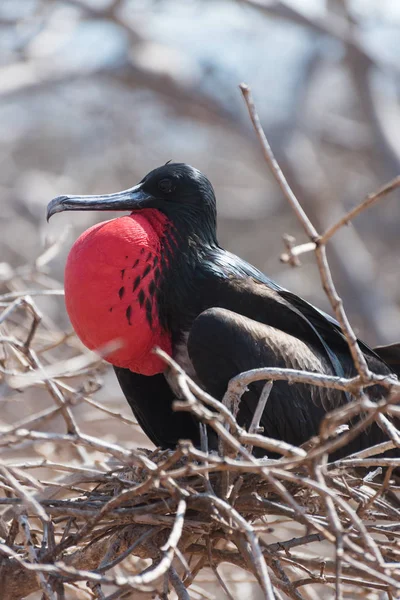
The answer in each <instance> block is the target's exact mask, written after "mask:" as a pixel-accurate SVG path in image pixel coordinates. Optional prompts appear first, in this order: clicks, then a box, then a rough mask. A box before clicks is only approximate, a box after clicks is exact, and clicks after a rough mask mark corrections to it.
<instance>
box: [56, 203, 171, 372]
mask: <svg viewBox="0 0 400 600" xmlns="http://www.w3.org/2000/svg"><path fill="white" fill-rule="evenodd" d="M167 224H168V219H167V217H165V215H163V214H162V213H161V212H160V211H158V210H155V209H144V210H141V211H140V212H137V213H132V214H131V215H127V216H123V217H119V218H117V219H112V220H111V221H105V222H102V223H98V224H97V225H94V226H93V227H90V229H88V230H87V231H85V232H84V233H83V234H82V235H81V236H80V237H79V238H78V239H77V240H76V242H75V243H74V245H73V246H72V248H71V251H70V253H69V256H68V259H67V263H66V267H65V303H66V307H67V311H68V315H69V318H70V320H71V323H72V326H73V328H74V329H75V331H76V333H77V335H78V337H79V338H80V340H81V341H82V342H83V344H84V345H85V346H86V347H87V348H89V349H90V350H96V349H99V348H101V347H102V346H104V345H105V344H107V343H109V342H112V341H118V342H120V343H121V347H120V348H118V349H117V350H115V351H114V352H112V353H110V354H109V355H108V356H107V357H106V360H107V361H108V362H110V363H111V364H113V365H115V366H118V367H124V368H127V369H130V370H131V371H133V372H134V373H141V374H142V375H155V374H156V373H161V372H163V371H164V370H165V366H166V365H165V363H164V362H163V361H162V360H161V359H160V358H159V357H158V356H156V355H155V354H153V353H152V349H153V348H154V346H159V347H160V348H161V349H162V350H164V351H165V352H167V353H168V354H171V337H170V335H169V333H168V332H167V331H165V330H164V329H163V328H162V327H161V326H160V323H159V319H158V310H157V306H156V302H157V300H156V294H155V290H156V286H157V280H158V277H159V274H160V271H159V264H160V253H161V249H162V238H163V234H164V231H165V228H166V226H167Z"/></svg>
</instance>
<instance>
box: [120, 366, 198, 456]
mask: <svg viewBox="0 0 400 600" xmlns="http://www.w3.org/2000/svg"><path fill="white" fill-rule="evenodd" d="M114 371H115V374H116V376H117V379H118V382H119V384H120V386H121V389H122V391H123V393H124V395H125V397H126V399H127V400H128V403H129V405H130V407H131V409H132V411H133V414H134V415H135V417H136V418H137V420H138V423H139V425H140V427H141V428H142V429H143V431H144V432H145V434H146V435H147V436H148V437H149V438H150V440H151V441H152V442H153V444H155V445H156V446H161V447H162V448H174V447H175V446H176V444H177V442H178V440H179V439H182V438H184V439H191V440H193V442H194V443H195V444H198V445H199V444H200V438H199V426H198V423H197V422H196V421H195V420H194V418H193V417H192V416H191V415H190V414H189V413H185V412H174V411H173V410H172V403H173V401H174V400H175V396H174V393H173V391H172V390H171V388H170V387H169V385H168V383H167V380H166V379H165V377H164V375H163V374H162V373H160V374H159V375H152V376H151V377H148V376H147V375H139V374H138V373H132V371H129V369H123V368H121V367H114Z"/></svg>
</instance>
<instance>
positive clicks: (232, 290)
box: [204, 248, 388, 376]
mask: <svg viewBox="0 0 400 600" xmlns="http://www.w3.org/2000/svg"><path fill="white" fill-rule="evenodd" d="M204 264H205V268H206V270H207V272H208V273H210V272H211V273H213V275H214V276H215V277H214V278H213V283H214V287H215V288H216V293H215V302H216V304H215V305H216V306H221V307H223V308H228V309H229V310H233V311H236V312H238V313H239V314H243V315H245V316H247V317H249V318H251V319H254V320H256V321H259V322H261V323H266V324H268V325H272V326H274V327H276V328H278V329H280V330H282V331H284V332H286V333H289V334H290V335H293V336H295V337H297V338H299V339H301V340H303V341H305V342H308V343H310V344H313V345H314V347H317V348H319V349H320V351H322V353H323V355H324V356H325V357H326V359H327V360H328V361H329V363H330V364H331V366H332V368H333V372H334V373H335V374H336V375H338V376H343V375H348V372H349V371H351V370H352V362H351V361H350V362H349V361H348V358H349V352H348V346H347V343H346V340H345V338H344V336H343V333H342V331H341V329H340V325H339V323H338V322H337V321H336V320H335V319H334V318H333V317H331V316H330V315H328V314H327V313H325V312H323V311H321V310H319V309H318V308H316V307H314V306H313V305H312V304H310V303H309V302H306V301H305V300H303V299H302V298H300V297H299V296H296V294H293V293H291V292H289V291H288V290H286V289H284V288H282V287H281V286H279V285H278V284H277V283H275V282H274V281H273V280H272V279H269V277H267V276H266V275H264V274H263V273H261V271H259V270H258V269H256V268H255V267H253V266H252V265H250V264H249V263H247V262H246V261H244V260H242V259H240V258H239V257H237V256H235V255H234V254H231V253H230V252H226V251H225V250H222V249H220V248H217V249H213V250H212V251H211V252H210V254H209V256H208V259H207V260H206V261H205V262H204ZM205 279H206V278H205ZM359 345H360V348H361V350H362V351H363V352H364V354H366V355H367V356H368V357H370V358H371V359H372V361H373V363H374V366H377V365H384V362H383V361H382V359H381V358H380V357H378V356H377V354H376V353H375V352H374V351H373V350H372V349H371V348H369V346H367V344H365V343H364V342H361V341H359ZM342 357H344V359H345V364H347V363H348V369H346V368H345V369H344V368H343V360H342ZM346 358H347V360H346ZM375 363H377V365H376V364H375ZM345 371H346V372H345ZM387 371H388V369H384V372H387ZM378 372H379V371H378Z"/></svg>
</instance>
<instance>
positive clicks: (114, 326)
mask: <svg viewBox="0 0 400 600" xmlns="http://www.w3.org/2000/svg"><path fill="white" fill-rule="evenodd" d="M69 210H93V211H95V210H98V211H125V212H127V211H129V212H130V213H131V214H130V215H123V216H121V217H119V218H116V219H112V220H110V221H103V222H101V223H98V224H96V225H94V226H93V227H91V228H89V229H88V230H87V231H85V232H84V233H83V234H82V235H81V236H80V237H79V238H78V239H77V240H76V241H75V243H74V245H73V246H72V248H71V251H70V253H69V255H68V259H67V263H66V267H65V281H64V283H65V302H66V307H67V311H68V314H69V316H70V319H71V323H72V325H73V327H74V329H75V331H76V333H77V335H78V336H79V337H80V339H81V340H82V342H83V343H84V344H85V345H86V346H87V347H88V348H90V349H97V348H101V347H103V346H104V345H105V344H107V343H109V342H112V341H114V340H120V341H122V344H123V345H122V348H121V349H120V350H117V351H116V352H114V353H112V354H111V355H109V356H108V357H107V360H108V361H109V362H111V363H112V364H113V365H115V366H119V367H126V368H129V369H131V370H132V371H134V372H137V373H142V374H144V375H151V374H154V373H157V372H161V371H162V370H163V369H164V368H165V364H164V363H163V362H162V361H161V359H160V358H159V357H157V356H155V355H154V354H153V353H152V352H151V350H152V348H153V347H154V346H159V347H161V348H163V349H164V350H165V351H166V352H170V350H171V343H172V342H171V339H172V338H171V331H170V327H169V326H168V325H167V323H168V322H169V321H168V319H169V318H170V316H171V315H170V312H171V310H178V309H177V308H176V305H177V302H176V298H175V296H173V294H176V292H177V290H178V289H181V288H182V287H184V286H186V285H187V284H188V282H189V284H190V273H191V269H192V265H195V264H197V263H196V261H197V260H198V259H199V258H200V257H201V255H202V249H203V248H204V247H209V246H212V245H215V244H216V243H217V242H216V224H215V222H216V208H215V196H214V190H213V188H212V186H211V183H210V182H209V181H208V179H207V178H206V177H205V176H204V175H202V174H201V173H200V171H198V170H197V169H194V168H193V167H190V166H189V165H186V164H177V163H172V164H166V165H164V166H162V167H159V168H158V169H154V171H151V172H150V173H149V174H148V175H146V177H144V178H143V179H142V181H140V182H139V183H138V184H137V185H135V186H133V187H132V188H130V189H127V190H124V191H122V192H117V193H115V194H108V195H102V196H58V197H57V198H54V200H52V201H51V202H50V203H49V205H48V207H47V219H49V218H50V217H51V216H52V215H54V214H55V213H57V212H63V211H69ZM182 302H183V300H182ZM171 307H172V308H171Z"/></svg>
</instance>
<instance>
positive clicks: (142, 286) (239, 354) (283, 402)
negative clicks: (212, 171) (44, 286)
mask: <svg viewBox="0 0 400 600" xmlns="http://www.w3.org/2000/svg"><path fill="white" fill-rule="evenodd" d="M74 209H75V210H79V209H81V210H82V209H83V210H89V209H92V210H93V209H103V210H130V211H131V214H130V215H129V216H124V217H120V218H119V219H113V220H112V221H108V222H105V223H101V224H98V225H96V226H94V227H93V228H91V229H89V230H88V231H87V232H85V233H84V234H83V236H81V238H79V240H78V241H77V242H76V243H75V245H74V246H73V248H72V250H71V253H70V255H69V258H68V262H67V267H66V278H65V293H66V305H67V309H68V313H69V315H70V318H71V322H72V324H73V326H74V328H75V330H76V332H77V334H78V335H79V337H80V338H81V339H82V341H83V342H84V343H85V344H86V346H88V347H89V348H92V349H93V348H99V347H101V346H102V345H104V344H105V343H107V342H109V341H111V340H115V339H118V340H120V341H121V343H122V346H121V348H119V349H118V350H117V351H115V352H114V353H113V354H111V355H110V356H109V357H108V358H107V360H109V362H111V363H112V364H113V365H114V369H115V372H116V375H117V378H118V380H119V383H120V385H121V388H122V390H123V392H124V394H125V396H126V398H127V400H128V402H129V404H130V405H131V407H132V410H133V412H134V413H135V415H136V417H137V419H138V421H139V423H140V425H141V426H142V428H143V429H144V431H145V433H146V434H147V435H148V436H149V437H150V439H151V440H152V441H153V442H154V443H155V444H156V445H159V446H162V447H174V446H175V445H176V444H177V442H178V440H179V439H182V438H184V439H187V438H190V439H192V440H193V441H194V443H196V444H198V443H199V427H198V423H196V421H195V420H194V418H193V417H192V416H191V415H189V414H188V413H183V412H181V413H179V412H174V411H173V410H172V403H173V401H174V399H175V398H176V397H177V395H178V394H179V390H178V389H177V388H176V386H175V384H174V381H173V378H171V376H170V373H169V371H168V368H167V367H166V366H165V363H163V362H162V361H161V360H160V359H159V358H158V357H157V356H155V355H154V353H153V352H152V350H153V348H154V346H159V347H161V348H162V349H164V350H165V351H166V352H167V353H169V354H170V355H171V356H173V357H174V358H175V359H176V360H177V362H178V363H180V364H181V365H182V366H183V368H184V369H185V370H186V371H187V372H188V373H189V375H191V376H192V377H194V379H195V380H196V381H198V383H199V384H200V385H201V386H202V387H203V388H204V389H206V390H207V391H208V392H210V393H211V394H213V395H214V396H215V397H217V398H218V399H221V398H222V396H223V394H224V392H225V390H226V386H227V384H228V382H229V380H230V379H231V378H232V377H234V376H235V375H237V374H238V373H240V372H242V371H245V370H248V369H251V368H256V367H263V366H269V367H289V368H295V369H303V370H307V371H315V372H322V373H326V374H333V375H339V376H343V375H344V376H349V375H353V374H355V369H354V366H353V362H352V359H351V356H350V353H349V350H348V346H347V343H346V340H345V339H344V337H343V335H342V333H341V330H340V327H339V325H338V323H337V322H336V321H335V320H334V319H332V318H331V317H330V316H328V315H326V314H325V313H323V312H321V311H319V310H318V309H316V308H315V307H313V306H312V305H310V304H309V303H307V302H306V301H304V300H302V299H301V298H299V297H298V296H296V295H294V294H292V293H290V292H289V291H287V290H284V289H283V288H281V287H279V286H278V285H277V284H276V283H274V282H273V281H272V280H270V279H269V278H268V277H266V276H265V275H264V274H262V273H261V272H260V271H258V270H257V269H256V268H255V267H253V266H252V265H250V264H248V263H246V262H245V261H243V260H242V259H240V258H239V257H237V256H235V255H233V254H231V253H229V252H226V251H225V250H223V249H222V248H221V247H220V246H219V245H218V242H217V238H216V209H215V197H214V192H213V189H212V186H211V184H210V183H209V181H208V180H207V179H206V178H205V177H204V175H202V174H201V173H200V172H199V171H197V170H196V169H193V168H192V167H189V166H188V165H183V164H170V165H166V166H164V167H160V168H159V169H156V170H155V171H152V172H151V173H149V175H147V176H146V177H145V178H144V179H143V180H142V182H140V184H138V185H137V186H135V187H134V188H131V189H130V190H126V191H125V192H121V193H118V194H113V195H109V196H104V197H81V198H79V197H76V198H74V197H67V196H64V197H59V198H57V199H55V200H53V201H52V203H51V204H50V205H49V215H50V216H51V214H53V213H54V212H59V211H62V210H74ZM360 347H361V349H362V351H363V353H364V355H365V357H366V360H367V362H368V364H369V366H370V367H371V369H372V370H373V371H374V372H376V373H381V374H389V373H392V372H393V370H392V368H390V367H389V366H388V365H387V364H386V363H385V362H384V360H382V359H381V358H380V357H379V356H378V354H377V353H376V352H374V351H373V350H371V349H370V348H369V347H368V346H367V345H365V344H363V343H362V342H360ZM392 355H394V356H395V359H394V362H396V361H397V355H398V347H397V346H396V347H394V348H393V351H392V352H391V353H390V354H389V356H392ZM385 358H386V359H387V356H385ZM262 385H263V383H255V384H252V385H251V386H250V389H249V391H247V392H246V393H245V394H244V396H243V399H242V402H241V405H240V409H239V413H238V420H239V423H241V424H242V425H245V426H248V425H249V424H250V422H251V418H252V415H253V413H254V410H255V408H256V406H257V402H258V397H259V394H260V391H261V388H262ZM382 393H383V390H382V389H380V388H376V389H373V390H372V396H373V397H375V398H379V397H380V396H381V395H382ZM347 400H348V397H347V395H346V394H344V393H342V392H338V391H336V390H327V389H324V388H317V387H313V386H306V385H303V384H298V385H288V384H287V383H286V382H284V381H281V382H276V383H275V384H274V386H273V388H272V391H271V394H270V397H269V399H268V402H267V406H266V409H265V411H264V414H263V417H262V420H261V425H262V426H263V427H264V433H265V435H268V436H270V437H275V438H277V439H283V440H285V441H287V442H290V443H293V444H301V443H303V442H304V441H306V440H307V439H308V438H310V437H311V436H312V435H315V434H316V433H317V432H318V427H319V424H320V422H321V420H322V418H323V417H324V414H325V413H326V411H327V410H329V409H330V408H334V407H336V406H338V405H340V404H342V403H344V402H346V401H347ZM384 439H386V437H385V435H384V434H383V433H382V431H381V430H380V429H379V427H378V426H376V425H373V426H372V427H371V428H370V429H369V430H368V431H367V432H364V433H362V434H361V435H360V436H358V438H357V439H356V440H355V441H353V442H352V446H351V450H353V451H354V450H357V449H361V448H363V447H365V446H368V445H370V444H373V443H377V442H380V441H383V440H384ZM347 451H349V448H347Z"/></svg>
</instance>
